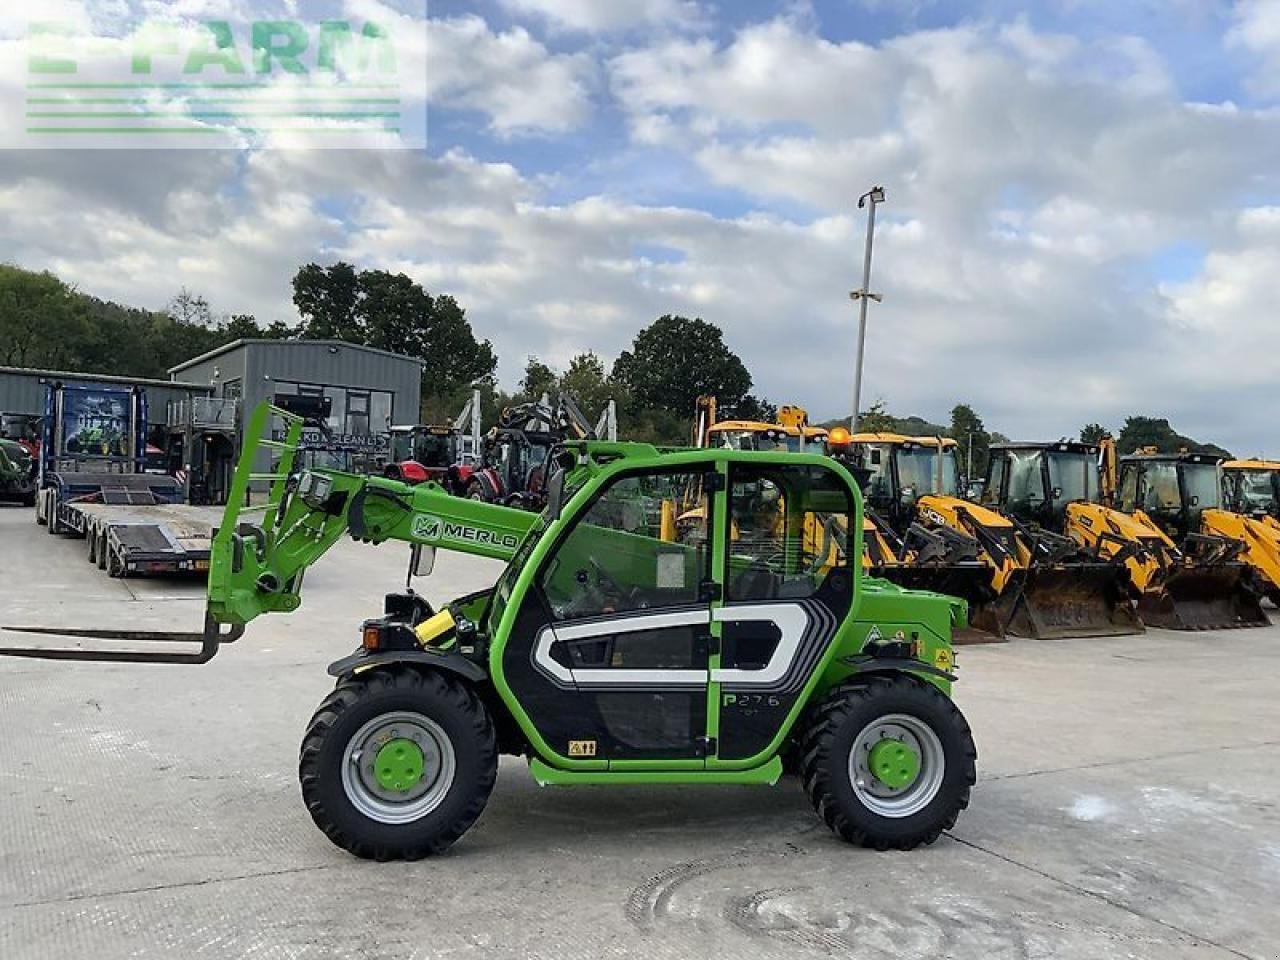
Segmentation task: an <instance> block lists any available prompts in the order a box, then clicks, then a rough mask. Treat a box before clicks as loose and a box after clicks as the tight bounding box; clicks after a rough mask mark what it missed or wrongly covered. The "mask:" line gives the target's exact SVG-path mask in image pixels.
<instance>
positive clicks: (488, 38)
mask: <svg viewBox="0 0 1280 960" xmlns="http://www.w3.org/2000/svg"><path fill="white" fill-rule="evenodd" d="M428 30H429V34H428V38H429V48H430V50H429V52H430V56H429V58H428V66H427V92H428V99H429V102H430V103H431V104H435V105H438V106H447V107H455V108H463V109H468V110H476V111H478V112H480V113H482V114H484V115H485V116H487V117H488V118H489V126H490V129H491V130H493V131H494V132H495V133H498V134H500V135H503V136H510V135H515V134H520V133H530V132H541V133H558V132H565V131H568V130H572V129H574V128H575V127H577V126H579V125H580V124H581V123H582V122H583V121H584V120H585V119H586V118H587V116H588V115H589V113H590V110H591V98H590V83H591V73H592V63H591V61H590V60H589V59H588V58H587V57H586V56H585V55H582V54H557V53H552V52H550V51H549V50H547V48H546V47H545V46H543V45H542V44H541V43H539V42H538V41H537V40H535V39H534V38H533V37H532V36H530V35H529V32H528V31H527V30H525V29H524V28H523V27H513V28H512V29H510V30H507V31H504V32H502V33H494V32H492V31H491V30H490V29H489V27H488V25H487V24H486V23H485V21H484V20H482V19H481V18H480V17H476V16H466V17H456V18H450V19H446V20H431V21H429V23H428Z"/></svg>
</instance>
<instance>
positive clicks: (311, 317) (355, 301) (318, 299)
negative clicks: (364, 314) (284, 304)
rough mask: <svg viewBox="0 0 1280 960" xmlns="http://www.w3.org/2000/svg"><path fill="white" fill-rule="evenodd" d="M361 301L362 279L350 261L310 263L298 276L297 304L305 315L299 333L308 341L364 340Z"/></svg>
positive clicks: (295, 292)
mask: <svg viewBox="0 0 1280 960" xmlns="http://www.w3.org/2000/svg"><path fill="white" fill-rule="evenodd" d="M359 303H360V278H359V275H358V274H357V273H356V268H355V267H353V266H352V265H351V264H349V263H342V262H339V263H335V264H334V265H333V266H331V267H322V266H320V265H319V264H316V263H308V264H307V265H306V266H304V267H302V268H301V269H300V270H298V272H297V274H295V275H294V278H293V304H294V306H295V307H297V308H298V313H299V315H300V316H301V317H302V328H301V330H300V331H299V332H300V334H301V336H302V338H303V339H304V340H346V341H347V342H349V343H364V336H365V334H364V327H363V325H362V323H361V322H360V316H359V313H358V312H357V307H358V305H359Z"/></svg>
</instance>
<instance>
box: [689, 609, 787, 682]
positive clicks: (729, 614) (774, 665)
mask: <svg viewBox="0 0 1280 960" xmlns="http://www.w3.org/2000/svg"><path fill="white" fill-rule="evenodd" d="M715 619H716V621H717V622H719V623H732V622H738V621H743V620H747V621H752V622H764V623H773V624H776V625H777V627H778V631H779V632H780V633H781V634H782V639H781V640H779V641H778V646H777V647H776V648H775V649H774V651H773V656H771V657H770V658H769V662H768V663H766V664H765V665H764V668H763V669H761V670H740V669H738V668H737V667H722V668H721V669H719V670H712V671H711V679H712V681H713V682H715V683H731V684H734V685H735V686H753V687H756V686H767V685H768V684H771V683H776V682H777V681H779V680H781V679H782V678H783V677H784V676H786V674H787V670H788V669H789V668H790V667H791V664H792V661H794V660H795V658H796V651H797V650H798V649H799V648H800V641H801V640H802V639H803V638H804V633H805V630H807V629H808V627H809V614H808V612H807V611H806V610H805V609H804V607H802V606H801V605H800V604H798V603H758V604H750V605H745V606H741V607H721V608H720V609H718V610H716V611H715Z"/></svg>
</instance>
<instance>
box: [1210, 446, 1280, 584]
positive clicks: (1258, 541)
mask: <svg viewBox="0 0 1280 960" xmlns="http://www.w3.org/2000/svg"><path fill="white" fill-rule="evenodd" d="M1222 475H1223V477H1224V479H1225V481H1226V490H1225V493H1226V502H1225V506H1226V508H1227V509H1228V510H1230V511H1231V513H1232V515H1233V519H1232V521H1231V522H1232V523H1233V524H1239V526H1240V533H1241V536H1240V537H1239V539H1243V540H1244V541H1245V542H1246V543H1247V544H1248V549H1246V550H1245V552H1244V553H1243V554H1242V556H1241V559H1243V560H1244V561H1245V562H1246V563H1248V564H1249V565H1250V566H1252V567H1253V568H1254V570H1255V571H1256V572H1257V573H1258V575H1259V577H1260V578H1261V580H1262V588H1263V591H1264V592H1265V593H1266V596H1267V599H1268V600H1270V601H1271V602H1272V603H1273V604H1274V605H1275V606H1278V607H1280V463H1277V462H1275V461H1273V460H1228V461H1227V462H1226V463H1224V464H1223V465H1222ZM1241 521H1247V522H1243V523H1242V522H1241Z"/></svg>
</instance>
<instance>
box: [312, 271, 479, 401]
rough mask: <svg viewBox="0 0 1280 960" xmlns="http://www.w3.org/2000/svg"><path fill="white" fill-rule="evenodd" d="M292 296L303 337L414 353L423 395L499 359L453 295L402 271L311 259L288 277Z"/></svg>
mask: <svg viewBox="0 0 1280 960" xmlns="http://www.w3.org/2000/svg"><path fill="white" fill-rule="evenodd" d="M293 302H294V304H295V305H296V306H297V308H298V312H299V313H300V314H301V315H302V327H301V329H300V330H299V332H298V333H299V335H300V336H301V337H302V338H304V339H313V340H314V339H328V338H334V339H339V340H346V341H347V342H349V343H358V344H363V345H364V346H369V347H376V348H378V349H380V350H389V351H391V352H392V353H399V354H402V355H404V356H408V357H413V358H415V359H417V360H420V361H421V362H422V371H423V372H422V393H423V396H424V398H426V399H428V400H435V399H444V398H453V397H454V396H455V394H457V393H458V392H459V390H460V388H462V387H464V386H468V385H470V384H471V383H473V382H476V381H479V380H483V379H485V378H486V377H490V376H492V374H493V371H494V369H495V368H496V367H497V365H498V359H497V357H496V356H495V355H494V352H493V346H492V344H490V343H489V341H488V340H477V339H476V337H475V334H474V333H473V332H472V329H471V324H470V323H469V322H468V320H467V315H466V311H465V310H463V309H462V307H461V306H460V305H459V304H458V301H457V300H455V299H454V298H453V297H451V296H448V295H447V294H441V295H439V296H434V297H433V296H432V295H431V294H429V293H428V292H427V291H426V290H424V289H423V288H422V286H421V284H419V283H417V282H415V281H414V280H412V279H410V278H409V277H407V276H405V275H404V274H403V273H394V274H393V273H389V272H387V271H385V270H365V271H360V272H357V271H356V269H355V268H354V267H353V266H351V264H349V263H336V264H334V265H333V266H332V267H327V268H326V267H321V266H319V265H318V264H314V263H309V264H307V265H306V266H304V267H302V268H301V269H300V270H299V271H298V273H297V274H296V275H295V276H294V278H293Z"/></svg>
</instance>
